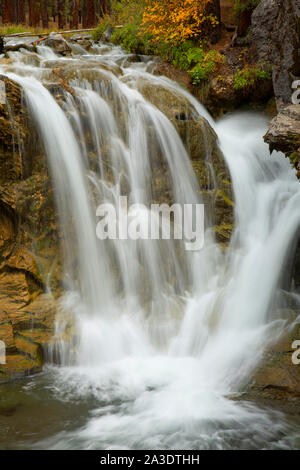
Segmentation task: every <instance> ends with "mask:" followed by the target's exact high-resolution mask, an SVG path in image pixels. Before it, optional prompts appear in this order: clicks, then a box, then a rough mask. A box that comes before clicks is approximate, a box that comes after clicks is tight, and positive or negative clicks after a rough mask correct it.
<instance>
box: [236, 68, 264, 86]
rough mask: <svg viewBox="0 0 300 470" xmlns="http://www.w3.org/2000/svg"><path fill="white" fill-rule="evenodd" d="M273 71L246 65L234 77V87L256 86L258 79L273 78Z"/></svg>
mask: <svg viewBox="0 0 300 470" xmlns="http://www.w3.org/2000/svg"><path fill="white" fill-rule="evenodd" d="M271 78H272V76H271V71H270V70H266V69H259V68H257V67H245V68H243V69H242V70H239V71H238V72H237V73H236V74H235V77H234V85H233V87H234V89H235V90H240V89H241V88H245V87H250V86H254V85H255V83H256V82H257V80H271Z"/></svg>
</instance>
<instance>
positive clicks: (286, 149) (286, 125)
mask: <svg viewBox="0 0 300 470" xmlns="http://www.w3.org/2000/svg"><path fill="white" fill-rule="evenodd" d="M264 139H265V141H266V142H267V143H268V144H269V146H270V151H271V152H272V151H273V150H278V151H281V152H283V153H285V154H286V156H287V157H289V159H290V161H291V164H292V165H293V166H294V167H295V168H296V171H297V176H298V178H300V105H298V104H295V105H290V106H287V107H286V108H284V109H283V110H282V111H281V112H280V113H279V114H278V115H277V116H276V117H275V118H274V119H273V120H272V121H271V123H270V125H269V130H268V132H267V134H266V135H265V137H264Z"/></svg>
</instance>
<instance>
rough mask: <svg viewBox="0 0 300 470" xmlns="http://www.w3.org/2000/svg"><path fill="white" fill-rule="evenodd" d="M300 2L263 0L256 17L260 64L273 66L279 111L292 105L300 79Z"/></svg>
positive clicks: (254, 36)
mask: <svg viewBox="0 0 300 470" xmlns="http://www.w3.org/2000/svg"><path fill="white" fill-rule="evenodd" d="M299 32H300V0H262V1H261V2H260V3H259V5H258V6H257V8H256V9H255V10H254V12H253V15H252V26H251V34H252V39H253V43H254V46H255V49H256V55H257V60H258V61H259V62H262V63H267V64H270V65H271V66H272V71H273V87H274V94H275V98H276V104H277V109H278V111H280V110H281V109H282V108H283V107H284V106H286V105H288V104H290V103H291V95H292V83H293V81H294V80H296V79H297V77H299V76H300V56H299V48H300V35H299Z"/></svg>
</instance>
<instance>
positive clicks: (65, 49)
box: [43, 33, 72, 56]
mask: <svg viewBox="0 0 300 470" xmlns="http://www.w3.org/2000/svg"><path fill="white" fill-rule="evenodd" d="M43 45H44V46H48V47H50V48H51V49H53V50H54V52H55V53H56V54H60V55H63V56H66V55H70V54H71V51H72V49H71V48H70V46H69V45H68V43H67V41H66V40H65V39H64V38H63V37H62V36H61V35H60V34H54V33H51V34H49V36H48V38H46V39H45V40H43Z"/></svg>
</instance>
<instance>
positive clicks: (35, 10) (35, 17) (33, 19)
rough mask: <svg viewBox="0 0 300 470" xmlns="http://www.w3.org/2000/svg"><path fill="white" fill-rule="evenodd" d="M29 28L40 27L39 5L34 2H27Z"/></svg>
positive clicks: (30, 0) (29, 0)
mask: <svg viewBox="0 0 300 470" xmlns="http://www.w3.org/2000/svg"><path fill="white" fill-rule="evenodd" d="M28 9H29V26H33V27H36V26H39V25H40V4H39V3H38V2H37V1H36V0H28Z"/></svg>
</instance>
